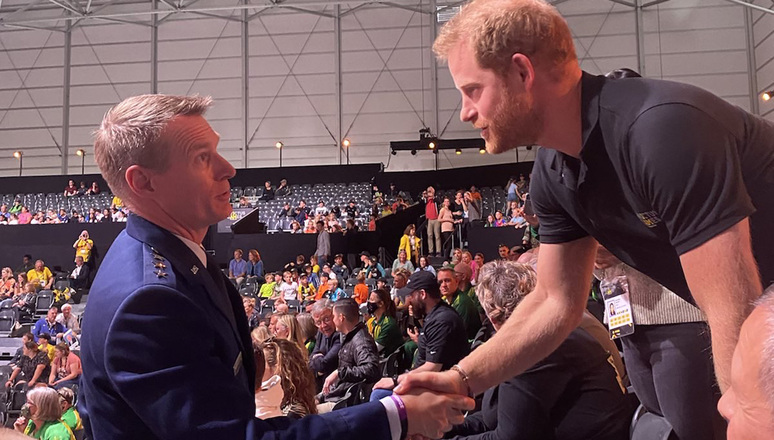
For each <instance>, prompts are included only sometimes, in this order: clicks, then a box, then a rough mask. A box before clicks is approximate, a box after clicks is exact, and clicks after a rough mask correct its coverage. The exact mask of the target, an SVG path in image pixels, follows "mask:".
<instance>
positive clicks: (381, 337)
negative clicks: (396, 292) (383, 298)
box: [366, 313, 403, 357]
mask: <svg viewBox="0 0 774 440" xmlns="http://www.w3.org/2000/svg"><path fill="white" fill-rule="evenodd" d="M366 325H367V326H368V332H369V333H371V336H373V337H374V341H375V342H376V346H377V347H378V348H379V349H380V352H381V354H382V356H385V357H386V356H387V355H389V354H391V353H392V352H394V351H395V350H397V349H398V347H400V346H401V345H403V336H402V335H401V334H400V327H398V322H397V321H396V320H395V318H393V317H392V316H389V315H387V314H386V313H385V314H383V315H382V316H381V317H380V318H379V319H376V317H375V316H373V317H371V319H369V320H368V322H367V323H366Z"/></svg>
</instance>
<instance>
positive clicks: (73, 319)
mask: <svg viewBox="0 0 774 440" xmlns="http://www.w3.org/2000/svg"><path fill="white" fill-rule="evenodd" d="M55 320H56V322H58V323H60V324H62V325H63V326H65V327H66V328H67V330H72V331H73V333H76V334H78V333H80V332H81V325H80V323H78V317H77V316H75V315H73V306H72V305H70V304H65V305H63V306H62V313H59V314H58V315H56V319H55Z"/></svg>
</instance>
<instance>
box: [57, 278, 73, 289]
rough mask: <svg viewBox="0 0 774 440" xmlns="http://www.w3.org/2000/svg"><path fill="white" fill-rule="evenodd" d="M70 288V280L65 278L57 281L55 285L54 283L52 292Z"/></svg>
mask: <svg viewBox="0 0 774 440" xmlns="http://www.w3.org/2000/svg"><path fill="white" fill-rule="evenodd" d="M68 287H70V280H69V279H67V278H65V279H63V280H57V282H56V283H54V290H58V291H60V292H61V291H63V290H65V289H67V288H68Z"/></svg>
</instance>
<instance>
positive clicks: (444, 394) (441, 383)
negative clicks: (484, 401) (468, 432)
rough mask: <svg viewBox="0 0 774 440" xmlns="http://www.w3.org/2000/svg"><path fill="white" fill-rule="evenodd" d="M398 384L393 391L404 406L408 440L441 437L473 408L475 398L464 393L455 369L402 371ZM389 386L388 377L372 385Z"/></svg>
mask: <svg viewBox="0 0 774 440" xmlns="http://www.w3.org/2000/svg"><path fill="white" fill-rule="evenodd" d="M398 383H399V385H398V386H397V387H395V389H394V390H393V391H394V393H395V394H398V395H399V396H400V397H401V399H402V400H403V403H404V404H405V405H406V415H407V418H408V438H409V439H410V440H427V439H437V438H441V437H443V435H444V433H445V432H447V431H449V430H451V429H452V427H453V426H454V425H458V424H461V423H462V422H463V421H464V420H465V415H464V413H465V412H467V411H471V410H473V409H474V408H475V401H474V400H473V399H472V398H470V397H468V396H467V386H466V385H465V384H464V383H463V382H462V379H461V376H460V375H459V374H458V373H456V372H454V371H445V372H442V373H434V372H414V373H411V374H404V375H402V376H401V377H400V378H399V380H398ZM392 385H393V380H392V379H390V378H387V379H382V380H381V381H379V382H377V383H376V385H374V388H375V389H378V388H382V389H385V388H386V389H389V388H391V387H392Z"/></svg>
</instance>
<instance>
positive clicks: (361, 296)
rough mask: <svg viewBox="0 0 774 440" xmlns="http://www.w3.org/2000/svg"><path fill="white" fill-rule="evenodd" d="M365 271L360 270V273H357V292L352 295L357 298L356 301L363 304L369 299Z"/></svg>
mask: <svg viewBox="0 0 774 440" xmlns="http://www.w3.org/2000/svg"><path fill="white" fill-rule="evenodd" d="M365 279H366V277H365V273H364V272H363V271H360V273H358V274H357V284H355V294H354V295H352V298H354V299H355V301H356V302H357V303H358V304H363V303H364V302H366V301H368V293H369V292H368V286H366V283H365Z"/></svg>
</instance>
